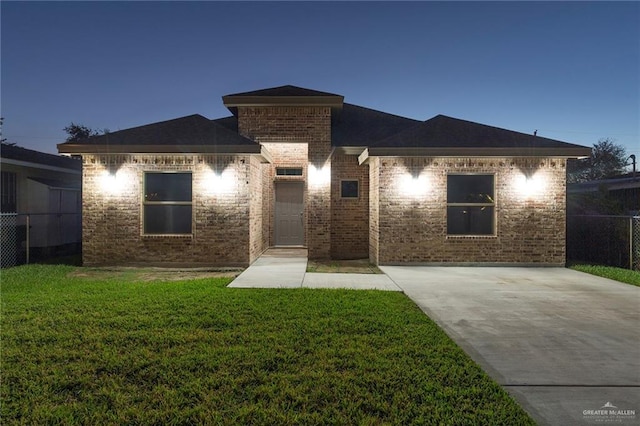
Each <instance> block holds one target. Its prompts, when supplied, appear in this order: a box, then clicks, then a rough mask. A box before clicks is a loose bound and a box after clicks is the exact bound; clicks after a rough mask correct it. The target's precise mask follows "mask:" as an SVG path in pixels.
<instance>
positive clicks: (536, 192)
mask: <svg viewBox="0 0 640 426" xmlns="http://www.w3.org/2000/svg"><path fill="white" fill-rule="evenodd" d="M514 184H515V188H516V191H517V192H518V194H520V195H521V196H522V197H524V198H525V199H532V198H539V197H540V196H541V195H542V194H543V193H544V190H545V188H546V186H547V182H546V179H545V178H544V176H541V175H540V174H539V173H538V174H531V175H525V174H522V175H519V176H517V177H516V179H515V182H514Z"/></svg>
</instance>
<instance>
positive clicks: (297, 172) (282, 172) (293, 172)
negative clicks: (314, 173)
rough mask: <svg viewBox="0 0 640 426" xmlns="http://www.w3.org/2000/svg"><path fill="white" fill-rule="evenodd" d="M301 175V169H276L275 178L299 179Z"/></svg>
mask: <svg viewBox="0 0 640 426" xmlns="http://www.w3.org/2000/svg"><path fill="white" fill-rule="evenodd" d="M303 174H304V170H303V168H302V167H276V176H278V177H283V176H287V177H291V176H297V177H301V176H302V175H303Z"/></svg>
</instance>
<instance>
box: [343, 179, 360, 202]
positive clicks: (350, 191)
mask: <svg viewBox="0 0 640 426" xmlns="http://www.w3.org/2000/svg"><path fill="white" fill-rule="evenodd" d="M340 196H341V197H342V198H358V181H357V180H343V181H340Z"/></svg>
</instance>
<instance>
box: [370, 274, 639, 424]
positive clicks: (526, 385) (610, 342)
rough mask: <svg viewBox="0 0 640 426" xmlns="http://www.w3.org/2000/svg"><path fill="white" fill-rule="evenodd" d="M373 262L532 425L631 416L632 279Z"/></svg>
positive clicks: (635, 349)
mask: <svg viewBox="0 0 640 426" xmlns="http://www.w3.org/2000/svg"><path fill="white" fill-rule="evenodd" d="M380 269H382V270H383V271H384V272H385V273H386V274H387V275H388V276H389V277H390V278H391V279H392V280H393V281H394V282H395V283H396V284H398V286H399V287H401V288H402V289H403V290H404V292H405V294H407V296H409V297H410V298H411V299H412V300H413V301H414V302H415V303H416V304H418V306H419V307H420V308H421V309H422V310H423V311H424V312H425V313H426V314H427V315H429V317H431V319H433V320H434V321H435V322H436V323H438V325H440V326H441V327H442V328H443V329H444V330H445V331H446V332H447V334H448V335H449V336H450V337H451V338H452V339H453V340H454V341H455V342H456V343H457V344H458V345H459V346H461V347H462V348H463V349H464V350H465V351H466V352H467V353H468V354H469V355H470V356H471V357H472V358H473V359H474V360H475V361H476V362H477V363H478V364H480V366H481V367H482V368H483V369H484V370H485V371H486V372H487V373H488V374H489V375H491V376H492V377H493V378H494V380H496V381H497V382H498V383H499V384H500V385H502V386H503V387H504V388H505V389H506V390H507V391H508V392H509V393H510V394H512V395H513V396H514V397H515V398H516V399H517V400H518V401H519V402H520V404H521V405H522V406H523V407H524V408H525V409H526V410H527V411H528V412H529V413H530V414H531V415H532V416H533V418H534V419H535V420H536V421H537V422H538V423H539V424H542V425H581V424H596V423H616V424H629V425H630V424H640V288H639V287H635V286H632V285H628V284H622V283H619V282H616V281H611V280H608V279H604V278H599V277H595V276H593V275H588V274H584V273H581V272H576V271H572V270H569V269H565V268H509V267H499V268H490V267H482V268H472V267H464V268H458V267H410V266H383V267H381V268H380ZM611 406H614V407H617V408H611ZM625 410H626V411H625ZM634 410H635V412H633V411H634ZM598 411H599V412H600V413H598ZM602 412H604V413H605V415H602ZM611 412H613V413H617V414H609V413H611ZM632 412H633V414H631V413H632Z"/></svg>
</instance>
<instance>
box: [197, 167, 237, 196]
mask: <svg viewBox="0 0 640 426" xmlns="http://www.w3.org/2000/svg"><path fill="white" fill-rule="evenodd" d="M235 178H236V176H235V173H234V170H233V169H231V168H226V169H225V170H223V171H222V172H217V171H213V170H207V171H206V172H205V176H204V179H203V181H204V188H203V190H204V192H205V193H206V194H208V195H222V194H229V193H232V192H233V191H234V189H235V181H236V179H235Z"/></svg>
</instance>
